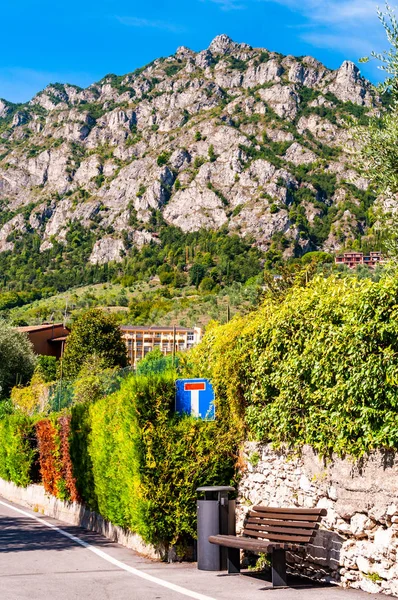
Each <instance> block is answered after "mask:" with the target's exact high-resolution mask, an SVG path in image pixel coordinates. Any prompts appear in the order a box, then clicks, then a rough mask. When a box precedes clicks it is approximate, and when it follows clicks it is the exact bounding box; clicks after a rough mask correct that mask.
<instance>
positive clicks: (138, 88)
mask: <svg viewBox="0 0 398 600" xmlns="http://www.w3.org/2000/svg"><path fill="white" fill-rule="evenodd" d="M379 109H380V99H379V98H378V97H377V96H376V95H375V93H374V91H373V88H372V86H371V85H370V83H369V82H367V81H366V80H365V79H364V78H363V77H362V76H361V75H360V72H359V71H358V69H357V67H356V66H355V65H354V64H353V63H351V62H344V63H343V64H342V66H341V67H340V68H339V69H338V70H335V71H332V70H329V69H327V68H326V67H325V66H324V65H323V64H321V63H320V62H319V61H317V60H316V59H314V58H312V57H310V56H304V57H299V58H297V57H293V56H282V55H281V54H278V53H275V52H271V51H267V50H264V49H262V48H252V47H250V46H248V45H247V44H239V43H235V42H233V41H232V40H231V39H230V38H229V37H227V36H226V35H220V36H218V37H216V38H215V39H214V40H213V41H212V43H211V44H210V46H209V48H208V49H207V50H203V51H202V52H199V53H195V52H193V51H192V50H189V49H188V48H185V47H180V48H178V50H177V52H176V53H175V54H174V55H173V56H170V57H168V58H160V59H158V60H155V61H154V62H153V63H151V64H149V65H147V66H146V67H143V68H141V69H138V70H136V71H134V72H133V73H130V74H128V75H125V76H116V75H107V76H106V77H104V78H103V79H102V80H101V81H99V82H98V83H95V84H93V85H91V86H89V87H88V88H87V89H81V88H79V87H77V86H73V85H68V84H65V85H64V84H52V85H49V86H48V87H47V88H46V89H44V90H43V91H42V92H40V93H39V94H37V95H36V96H35V97H34V98H33V99H32V100H31V101H30V102H28V103H27V104H23V105H15V104H11V103H9V102H7V101H5V100H0V227H1V228H0V252H1V253H7V252H8V253H12V252H13V250H14V248H15V244H17V243H18V241H20V240H24V239H28V238H29V236H33V235H34V236H36V238H35V239H39V243H38V244H37V245H36V246H37V247H35V250H34V251H35V252H38V253H45V252H48V251H50V250H51V248H53V247H54V244H57V245H58V246H59V245H60V244H61V245H65V244H67V241H68V235H69V234H70V232H71V231H73V230H74V229H75V228H77V227H78V228H80V229H82V228H83V229H84V230H87V231H90V232H91V233H93V234H94V235H92V236H91V238H90V240H91V241H90V244H91V247H90V255H89V261H90V262H91V263H93V264H95V263H96V264H104V263H107V262H108V261H120V260H122V258H123V256H125V255H126V254H128V253H129V252H131V249H132V248H134V247H136V248H142V247H143V246H144V245H145V244H148V243H149V242H151V241H153V242H155V243H159V240H158V237H157V226H156V223H159V222H160V221H161V222H162V223H166V224H169V225H174V226H176V227H178V228H180V229H181V230H183V231H184V232H191V231H197V230H199V229H201V228H205V229H214V230H218V229H220V228H223V230H224V231H225V232H226V233H228V232H235V233H237V234H238V235H239V236H242V237H248V239H253V243H255V244H256V245H257V246H258V247H259V248H260V249H261V250H262V251H265V252H266V251H270V250H271V251H272V250H273V249H274V250H275V249H278V250H279V251H281V252H283V255H284V256H285V257H289V256H293V255H296V256H300V255H302V254H303V253H305V252H306V251H308V250H315V249H323V250H327V251H332V252H333V251H336V250H338V249H339V248H340V247H341V246H342V245H344V244H346V243H347V240H351V239H355V238H357V237H359V236H361V235H364V234H365V233H366V229H367V210H368V208H369V206H370V204H371V203H372V202H373V201H374V197H373V196H372V194H371V193H370V192H369V191H368V183H367V181H366V180H365V179H364V178H363V177H362V176H361V175H360V174H359V173H358V172H357V170H356V168H355V160H353V155H354V152H355V147H356V142H355V141H354V140H353V139H352V136H351V134H350V131H349V125H350V124H351V123H352V122H356V121H359V122H361V123H365V122H366V119H367V117H368V116H369V115H370V114H373V113H375V111H378V110H379ZM58 246H57V247H58Z"/></svg>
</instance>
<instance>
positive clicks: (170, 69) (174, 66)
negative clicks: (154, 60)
mask: <svg viewBox="0 0 398 600" xmlns="http://www.w3.org/2000/svg"><path fill="white" fill-rule="evenodd" d="M183 66H184V64H183V63H182V62H178V61H175V62H173V63H168V64H167V66H165V67H163V70H164V72H165V73H166V75H167V77H173V76H174V75H176V74H177V73H178V71H180V70H181V69H182V67H183Z"/></svg>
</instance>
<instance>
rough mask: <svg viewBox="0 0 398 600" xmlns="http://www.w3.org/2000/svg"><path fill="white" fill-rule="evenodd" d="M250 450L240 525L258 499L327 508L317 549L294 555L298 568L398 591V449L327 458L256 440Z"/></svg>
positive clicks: (273, 503) (319, 576)
mask: <svg viewBox="0 0 398 600" xmlns="http://www.w3.org/2000/svg"><path fill="white" fill-rule="evenodd" d="M243 458H244V461H245V463H246V469H245V470H244V472H243V475H242V479H241V481H240V484H239V496H238V503H237V519H238V524H237V525H238V531H239V530H240V529H242V526H243V522H244V518H245V515H246V513H247V511H248V510H249V508H250V507H251V506H252V505H255V504H263V505H269V506H276V507H278V506H279V507H282V506H288V507H293V506H297V507H308V508H309V507H322V508H326V509H327V516H326V517H324V518H323V520H322V526H321V529H320V530H319V531H318V533H317V536H316V538H315V540H314V543H313V544H312V545H311V546H310V547H309V552H308V553H305V554H304V555H302V556H297V555H295V556H294V555H289V556H288V562H289V566H290V569H291V571H292V572H295V573H301V574H305V575H307V576H310V577H311V578H315V579H320V580H326V581H330V582H336V583H338V584H339V585H342V586H344V587H353V588H358V589H362V590H364V591H367V592H371V593H378V592H381V593H385V594H392V595H394V596H397V597H398V563H397V560H396V559H397V548H398V453H396V454H395V453H392V452H387V451H384V452H381V451H375V452H373V453H371V454H370V455H368V456H367V457H366V458H363V459H360V460H359V461H354V460H350V459H344V460H343V459H340V458H338V457H333V458H332V460H329V461H325V460H323V459H321V458H320V457H318V456H317V455H315V454H314V452H313V451H312V449H311V448H309V447H305V448H304V449H303V450H302V453H301V455H300V456H290V455H288V454H286V453H284V452H277V451H275V450H273V449H272V447H271V446H267V445H265V446H264V445H260V444H257V443H254V442H248V443H246V445H245V449H244V456H243Z"/></svg>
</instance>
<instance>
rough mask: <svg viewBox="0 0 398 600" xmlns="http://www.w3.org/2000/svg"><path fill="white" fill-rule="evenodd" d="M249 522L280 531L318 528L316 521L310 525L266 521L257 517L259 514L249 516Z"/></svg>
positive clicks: (306, 523)
mask: <svg viewBox="0 0 398 600" xmlns="http://www.w3.org/2000/svg"><path fill="white" fill-rule="evenodd" d="M253 514H254V513H249V515H253ZM247 522H248V523H253V525H255V524H257V523H258V524H259V525H260V524H261V525H271V526H275V527H278V528H280V529H284V528H285V527H297V528H300V529H310V530H313V529H315V528H316V527H317V526H318V523H317V522H314V521H313V522H312V523H309V522H308V521H277V520H276V519H266V518H264V517H259V516H257V513H256V514H255V516H249V518H248V520H247Z"/></svg>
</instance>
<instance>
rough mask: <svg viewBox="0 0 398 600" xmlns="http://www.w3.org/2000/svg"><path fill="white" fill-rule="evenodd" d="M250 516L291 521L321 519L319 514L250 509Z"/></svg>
mask: <svg viewBox="0 0 398 600" xmlns="http://www.w3.org/2000/svg"><path fill="white" fill-rule="evenodd" d="M249 514H250V516H253V517H258V518H266V519H275V520H279V521H281V520H284V521H289V522H294V521H306V522H307V523H308V522H313V523H317V522H318V521H319V516H317V515H299V514H296V515H291V514H289V513H265V512H264V513H259V512H254V511H250V513H249Z"/></svg>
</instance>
